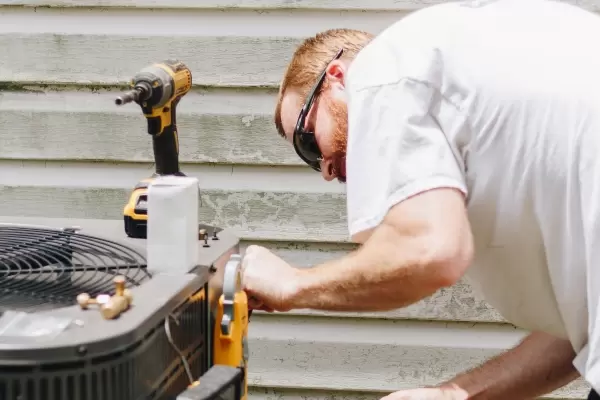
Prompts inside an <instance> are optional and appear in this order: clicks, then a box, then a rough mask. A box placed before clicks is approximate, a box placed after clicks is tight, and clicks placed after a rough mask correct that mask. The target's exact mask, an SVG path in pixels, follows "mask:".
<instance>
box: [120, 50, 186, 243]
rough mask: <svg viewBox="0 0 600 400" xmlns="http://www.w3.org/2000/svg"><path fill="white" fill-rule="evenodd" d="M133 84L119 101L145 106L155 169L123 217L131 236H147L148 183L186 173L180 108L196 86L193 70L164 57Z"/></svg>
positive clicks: (138, 188) (140, 185) (137, 189)
mask: <svg viewBox="0 0 600 400" xmlns="http://www.w3.org/2000/svg"><path fill="white" fill-rule="evenodd" d="M130 86H131V90H129V91H127V92H125V93H122V94H121V95H120V96H119V97H117V98H116V100H115V103H116V104H117V105H119V106H120V105H123V104H127V103H130V102H135V103H137V104H138V105H140V106H141V108H142V112H143V113H144V116H145V117H146V119H147V122H148V133H149V134H150V135H151V136H152V149H153V152H154V162H155V172H154V174H153V175H152V176H151V177H149V178H147V179H144V180H142V181H140V182H138V184H137V185H136V186H135V187H134V189H133V191H132V193H131V195H130V197H129V201H128V202H127V204H126V205H125V208H124V209H123V216H124V222H125V233H126V234H127V235H128V236H129V237H132V238H146V232H147V228H146V225H147V221H148V208H147V202H148V185H149V184H150V182H152V180H153V179H154V178H156V177H157V176H159V175H179V176H184V173H183V172H181V171H180V170H179V143H178V137H177V123H176V108H177V105H178V104H179V101H180V100H181V98H182V97H183V96H184V95H185V94H186V93H187V92H189V91H190V89H191V87H192V73H191V71H190V70H189V68H188V67H187V66H186V65H185V64H184V63H182V62H181V61H179V60H164V61H162V62H159V63H156V64H153V65H150V66H148V67H146V68H144V69H142V70H141V71H139V72H138V73H137V74H135V76H134V77H133V79H132V80H131V83H130Z"/></svg>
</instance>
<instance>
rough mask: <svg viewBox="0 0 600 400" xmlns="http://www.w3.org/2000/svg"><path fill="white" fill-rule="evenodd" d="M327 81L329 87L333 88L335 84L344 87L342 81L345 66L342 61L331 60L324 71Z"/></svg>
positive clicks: (344, 74) (344, 75)
mask: <svg viewBox="0 0 600 400" xmlns="http://www.w3.org/2000/svg"><path fill="white" fill-rule="evenodd" d="M325 74H326V75H327V80H328V82H329V84H330V85H332V86H335V85H336V84H339V85H341V86H342V87H344V79H345V77H346V64H345V62H343V61H342V60H333V61H332V62H330V63H329V65H328V66H327V69H326V70H325Z"/></svg>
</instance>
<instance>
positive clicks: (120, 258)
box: [0, 224, 150, 312]
mask: <svg viewBox="0 0 600 400" xmlns="http://www.w3.org/2000/svg"><path fill="white" fill-rule="evenodd" d="M116 275H122V276H124V277H125V278H126V286H127V287H131V286H137V285H139V284H140V283H141V282H143V281H144V280H146V279H148V278H149V277H150V274H149V273H148V272H147V271H146V261H145V259H144V257H143V256H142V255H141V254H140V253H138V252H136V251H135V250H133V249H131V248H129V247H127V246H124V245H121V244H119V243H116V242H113V241H110V240H106V239H102V238H98V237H94V236H90V235H86V234H82V233H77V232H76V230H75V229H63V230H59V229H50V228H37V227H28V226H27V227H24V226H15V225H9V224H0V312H3V311H6V310H17V311H33V310H36V311H39V310H43V309H52V308H58V307H64V306H70V305H73V304H76V298H77V295H78V294H80V293H83V292H85V293H88V294H90V296H97V295H99V294H102V293H110V294H112V291H113V290H114V289H113V288H114V285H113V278H114V277H115V276H116Z"/></svg>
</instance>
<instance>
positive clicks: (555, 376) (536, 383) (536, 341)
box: [441, 332, 579, 400]
mask: <svg viewBox="0 0 600 400" xmlns="http://www.w3.org/2000/svg"><path fill="white" fill-rule="evenodd" d="M574 357H575V353H574V351H573V348H572V347H571V344H570V343H569V342H568V341H566V340H561V339H557V338H554V337H552V336H550V335H547V334H544V333H538V332H536V333H532V334H531V335H529V336H527V337H526V338H525V339H524V340H523V341H522V342H521V343H520V344H519V345H518V346H516V347H515V348H514V349H511V350H509V351H507V352H505V353H503V354H500V355H499V356H497V357H495V358H493V359H491V360H489V361H487V362H486V363H484V364H483V365H481V366H480V367H477V368H475V369H473V370H471V371H469V372H466V373H464V374H461V375H459V376H457V377H456V378H454V379H452V380H451V381H449V382H448V383H446V384H444V385H441V386H445V385H456V386H458V387H459V388H461V389H463V390H465V391H466V392H467V393H468V394H469V397H468V398H469V400H470V399H473V400H495V399H498V400H500V399H502V400H503V399H511V400H525V399H534V398H537V397H539V396H541V395H544V394H547V393H550V392H552V391H554V390H556V389H558V388H560V387H562V386H564V385H566V384H568V383H569V382H571V381H573V380H575V379H577V378H578V377H579V374H578V372H577V371H576V370H575V368H574V367H573V364H572V361H573V358H574Z"/></svg>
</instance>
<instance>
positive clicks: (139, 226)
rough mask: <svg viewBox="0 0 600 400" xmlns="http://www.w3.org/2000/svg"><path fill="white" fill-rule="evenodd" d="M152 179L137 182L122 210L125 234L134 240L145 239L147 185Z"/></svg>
mask: <svg viewBox="0 0 600 400" xmlns="http://www.w3.org/2000/svg"><path fill="white" fill-rule="evenodd" d="M152 180H153V178H148V179H144V180H142V181H140V182H138V184H137V185H135V187H134V188H133V191H132V192H131V195H130V196H129V201H128V202H127V204H125V208H124V209H123V219H124V223H125V233H126V234H127V236H129V237H131V238H136V239H146V235H147V231H148V229H147V225H148V185H149V184H150V182H152Z"/></svg>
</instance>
